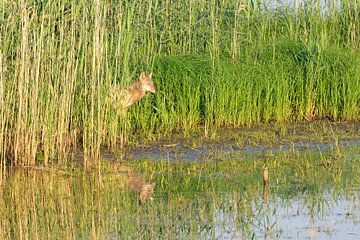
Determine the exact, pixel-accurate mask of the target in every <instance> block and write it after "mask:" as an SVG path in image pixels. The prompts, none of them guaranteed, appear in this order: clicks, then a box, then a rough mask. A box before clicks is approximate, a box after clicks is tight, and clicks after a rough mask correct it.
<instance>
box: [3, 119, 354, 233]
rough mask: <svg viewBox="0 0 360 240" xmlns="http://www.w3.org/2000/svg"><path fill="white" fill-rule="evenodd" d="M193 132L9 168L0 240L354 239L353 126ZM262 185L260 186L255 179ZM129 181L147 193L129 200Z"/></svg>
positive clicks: (321, 124) (134, 195)
mask: <svg viewBox="0 0 360 240" xmlns="http://www.w3.org/2000/svg"><path fill="white" fill-rule="evenodd" d="M201 131H202V130H199V132H197V133H194V134H190V135H186V136H184V135H182V134H178V135H172V136H170V137H164V138H162V139H158V140H157V141H152V142H148V143H140V142H133V143H132V144H129V145H128V146H127V147H126V149H125V150H124V151H121V152H117V153H110V152H108V151H107V150H106V149H105V148H104V151H103V152H102V159H101V161H94V164H93V165H91V166H90V167H88V168H86V169H84V168H82V167H79V164H77V163H78V162H79V161H81V154H75V155H74V157H73V158H72V159H73V160H72V161H70V162H69V164H68V165H67V166H66V167H59V166H54V167H46V168H45V167H40V166H39V167H31V168H16V169H9V173H8V176H7V178H6V180H5V181H4V182H3V183H2V185H1V189H0V194H1V198H0V213H1V214H0V238H1V239H133V238H135V239H159V238H163V239H359V238H360V185H359V183H360V161H359V159H360V151H359V150H360V125H359V124H358V123H331V124H330V123H323V122H322V123H314V124H302V125H301V124H300V125H291V126H277V125H270V126H269V125H267V126H262V127H257V128H242V129H212V130H210V137H207V138H204V137H203V136H202V134H201ZM264 167H267V168H268V169H269V177H270V179H269V183H268V184H267V185H266V186H264V184H263V176H262V173H263V169H264ZM133 176H136V177H137V178H139V179H141V181H142V182H143V183H144V184H146V183H156V189H155V192H154V194H153V196H152V198H153V199H152V200H150V199H148V200H147V201H145V202H139V200H138V193H137V192H136V191H133V189H132V188H131V187H129V185H131V182H130V181H129V178H130V177H133Z"/></svg>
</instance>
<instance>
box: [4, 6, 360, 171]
mask: <svg viewBox="0 0 360 240" xmlns="http://www.w3.org/2000/svg"><path fill="white" fill-rule="evenodd" d="M265 5H267V7H265ZM265 5H264V2H263V1H253V4H252V3H251V1H245V0H244V1H207V0H206V1H205V0H201V1H192V0H190V1H185V2H184V1H183V2H171V1H160V0H155V1H148V2H143V1H98V0H94V1H86V0H81V1H68V0H59V1H48V2H46V1H31V0H22V1H20V0H19V1H15V2H14V1H7V0H5V1H2V2H1V3H0V43H1V44H0V104H1V107H0V127H1V131H0V149H1V151H0V153H1V154H0V159H1V168H0V171H1V172H2V173H4V172H5V168H6V165H7V164H8V163H10V164H13V165H33V164H35V162H36V161H37V160H38V161H41V162H43V164H44V165H47V164H49V163H52V162H64V161H66V159H67V156H66V155H67V153H68V152H71V151H73V150H75V149H77V148H83V150H84V153H85V156H86V157H85V160H86V161H87V160H88V159H92V158H96V157H98V156H99V149H100V146H101V145H106V146H109V147H111V148H115V147H118V146H119V145H122V144H123V143H124V142H126V141H127V139H128V138H129V137H131V136H133V133H134V132H143V133H144V134H143V138H147V139H151V138H152V137H153V134H154V133H163V134H168V133H171V132H172V131H174V130H181V131H184V132H189V131H190V130H191V129H193V128H194V127H195V126H198V125H204V126H205V129H206V131H205V135H207V131H208V129H209V128H211V127H215V126H240V125H244V124H249V125H250V124H256V123H259V122H268V121H279V122H284V121H300V120H309V119H311V118H313V117H319V118H321V117H329V118H331V119H336V120H350V119H354V120H357V119H359V96H360V94H359V90H358V89H360V87H359V70H358V67H357V66H358V65H359V57H358V56H359V54H358V50H357V48H358V46H359V36H358V32H359V28H360V27H359V24H358V21H357V18H358V16H359V5H358V4H356V1H351V0H348V1H345V0H344V1H340V2H339V5H340V7H339V6H337V5H334V3H332V2H331V1H327V3H326V7H325V8H323V6H322V5H321V4H320V1H312V2H308V3H307V4H302V3H301V2H300V1H295V5H296V6H295V8H294V7H293V6H291V7H286V6H283V7H282V8H279V9H273V7H271V6H272V5H271V4H269V3H265ZM321 9H325V10H321ZM142 70H145V71H148V72H153V73H154V79H155V84H156V86H157V88H158V93H157V94H156V96H152V97H150V96H147V97H146V100H144V101H142V102H141V103H140V104H138V106H135V107H133V108H132V109H130V111H129V112H128V114H127V115H126V116H118V114H117V113H116V111H115V110H114V109H112V108H111V106H110V104H109V93H110V92H111V91H110V90H111V89H112V88H113V87H114V85H115V84H116V83H117V84H119V83H120V84H127V83H129V82H131V81H133V80H134V79H135V78H136V77H137V76H138V73H139V72H140V71H142ZM0 175H1V174H0Z"/></svg>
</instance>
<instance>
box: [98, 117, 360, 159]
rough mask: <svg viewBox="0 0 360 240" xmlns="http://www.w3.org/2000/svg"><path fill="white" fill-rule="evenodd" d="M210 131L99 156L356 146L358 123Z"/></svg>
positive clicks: (218, 154) (209, 155)
mask: <svg viewBox="0 0 360 240" xmlns="http://www.w3.org/2000/svg"><path fill="white" fill-rule="evenodd" d="M210 131H211V133H210V135H211V136H212V137H211V138H209V137H208V138H205V137H204V136H203V129H201V128H199V129H197V130H196V131H195V132H194V133H192V134H188V135H184V134H173V135H172V136H167V137H165V138H163V139H161V140H157V141H153V142H141V141H133V142H130V143H129V144H128V146H127V148H126V149H125V150H124V151H119V152H118V154H117V155H116V154H113V153H110V152H108V151H107V150H106V149H105V148H104V149H103V152H102V156H103V158H104V159H108V160H112V159H115V158H120V159H125V160H142V159H151V160H166V161H191V162H197V161H199V162H201V161H206V160H209V159H214V158H224V157H225V158H227V157H231V156H233V155H234V154H267V153H269V154H276V153H279V152H281V151H294V152H297V151H303V150H328V149H334V148H339V147H347V146H353V145H355V146H357V145H359V144H360V123H358V122H346V123H345V122H342V123H331V122H329V121H314V122H310V123H308V122H306V123H297V124H290V125H275V124H268V125H262V126H257V127H251V128H249V127H243V128H237V129H234V128H233V129H230V128H226V129H225V128H223V129H212V130H210ZM138 139H141V138H140V137H139V138H138Z"/></svg>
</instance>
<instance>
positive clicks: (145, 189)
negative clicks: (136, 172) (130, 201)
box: [128, 176, 156, 204]
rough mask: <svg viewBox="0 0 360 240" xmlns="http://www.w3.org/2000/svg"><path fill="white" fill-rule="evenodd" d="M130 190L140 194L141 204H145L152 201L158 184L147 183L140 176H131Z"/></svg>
mask: <svg viewBox="0 0 360 240" xmlns="http://www.w3.org/2000/svg"><path fill="white" fill-rule="evenodd" d="M128 184H129V189H130V190H131V191H134V192H136V193H138V196H139V201H140V203H141V204H142V203H144V202H145V201H146V200H152V199H153V198H152V195H153V194H154V191H155V187H156V184H155V183H146V182H144V179H143V178H142V177H140V176H131V177H130V178H129V183H128Z"/></svg>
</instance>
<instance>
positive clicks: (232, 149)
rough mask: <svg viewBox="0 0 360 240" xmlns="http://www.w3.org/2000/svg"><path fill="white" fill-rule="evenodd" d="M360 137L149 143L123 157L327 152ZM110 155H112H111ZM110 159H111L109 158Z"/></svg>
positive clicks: (180, 158)
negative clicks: (275, 144) (277, 141)
mask: <svg viewBox="0 0 360 240" xmlns="http://www.w3.org/2000/svg"><path fill="white" fill-rule="evenodd" d="M359 145H360V139H352V140H339V141H332V142H328V143H315V142H295V143H292V144H286V145H282V146H278V147H268V146H243V147H241V146H239V145H238V144H237V143H236V142H231V141H227V142H223V143H218V142H206V143H204V144H203V145H201V146H197V147H190V146H188V145H185V144H183V143H178V144H170V143H169V144H164V143H162V144H156V143H153V144H149V145H148V146H145V147H132V148H128V149H126V151H125V153H124V155H123V157H124V158H125V159H127V160H142V159H149V160H156V161H162V160H165V161H170V162H174V161H185V162H202V161H206V160H214V159H216V158H221V159H224V158H231V157H232V156H234V155H237V154H278V153H280V152H284V151H291V152H300V151H306V150H318V151H326V150H330V149H336V148H345V147H352V146H359ZM110 156H111V154H110ZM109 159H111V158H109Z"/></svg>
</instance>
